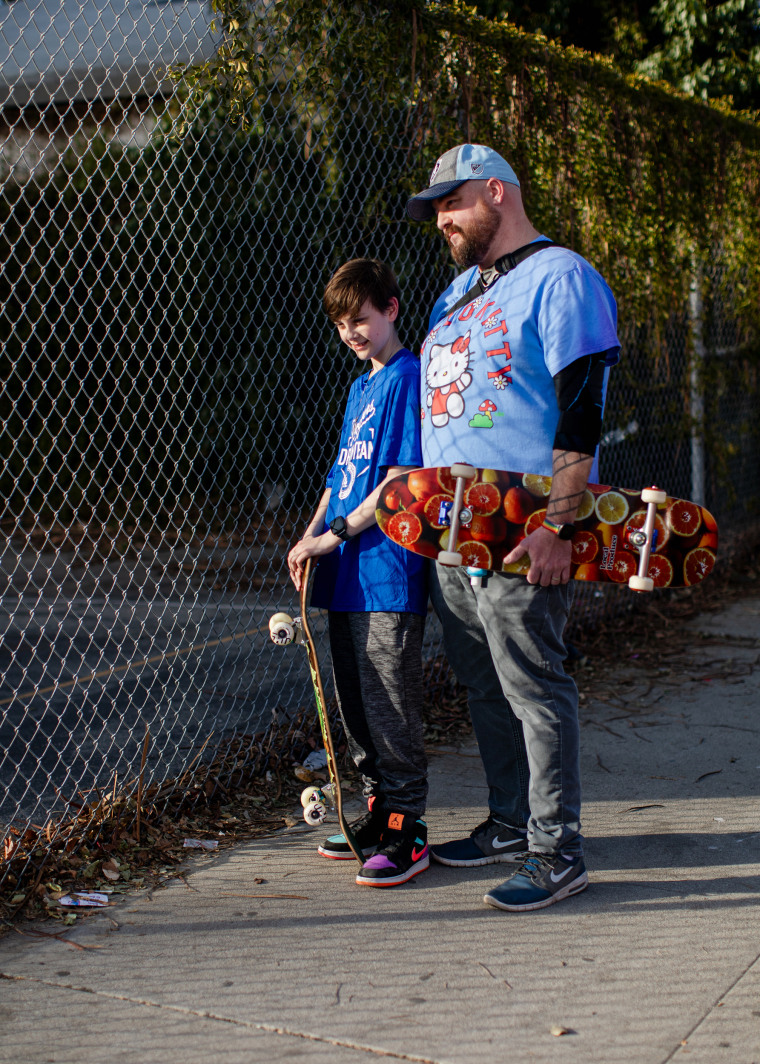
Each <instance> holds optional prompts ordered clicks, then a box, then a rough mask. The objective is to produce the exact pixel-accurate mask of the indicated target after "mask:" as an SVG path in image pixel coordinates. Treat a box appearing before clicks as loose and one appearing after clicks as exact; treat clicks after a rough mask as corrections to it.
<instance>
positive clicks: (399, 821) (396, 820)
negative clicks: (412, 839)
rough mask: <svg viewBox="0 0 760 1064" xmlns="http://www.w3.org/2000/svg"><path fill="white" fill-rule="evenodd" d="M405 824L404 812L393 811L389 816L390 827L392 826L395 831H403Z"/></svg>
mask: <svg viewBox="0 0 760 1064" xmlns="http://www.w3.org/2000/svg"><path fill="white" fill-rule="evenodd" d="M403 825H404V814H403V813H391V815H390V816H389V817H388V827H389V828H391V829H392V830H393V831H401V828H402V827H403Z"/></svg>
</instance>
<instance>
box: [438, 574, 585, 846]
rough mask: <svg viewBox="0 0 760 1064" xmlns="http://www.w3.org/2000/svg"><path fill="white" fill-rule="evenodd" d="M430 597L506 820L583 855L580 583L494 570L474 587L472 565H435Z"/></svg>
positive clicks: (493, 805)
mask: <svg viewBox="0 0 760 1064" xmlns="http://www.w3.org/2000/svg"><path fill="white" fill-rule="evenodd" d="M431 569H432V574H431V587H430V595H431V598H432V600H433V605H434V607H435V610H436V613H437V614H438V616H439V618H440V620H441V623H442V625H443V635H444V645H445V648H446V655H447V657H448V659H449V662H450V664H451V667H452V668H453V670H454V673H455V675H456V677H457V679H458V680H459V682H460V683H461V684H462V685H463V686H464V687H465V688H466V689H467V693H468V700H469V706H470V714H471V716H472V723H473V728H474V729H475V736H476V738H477V741H478V746H479V749H480V756H481V758H482V760H483V767H484V769H485V774H486V781H487V783H488V789H489V797H488V803H489V807H490V810H491V812H492V813H493V815H494V816H495V818H496V819H497V820H500V821H502V822H503V823H505V824H508V825H510V826H511V827H515V828H525V827H527V829H528V845H529V847H530V849H532V850H540V851H543V852H545V853H557V852H560V851H561V852H562V853H566V854H580V853H581V851H582V839H581V835H580V830H581V823H580V805H581V791H580V763H579V761H580V757H579V753H580V751H579V747H580V729H579V724H578V692H577V689H576V686H575V683H574V682H573V680H572V679H571V678H570V677H569V676H567V675H566V674H565V671H564V667H563V662H564V659H565V657H566V650H565V645H564V642H563V632H564V628H565V623H566V621H567V614H568V610H569V608H570V603H571V601H572V589H571V587H570V585H564V586H560V587H547V588H544V587H540V586H538V585H532V584H529V583H528V582H527V580H526V579H525V578H524V577H522V576H509V575H503V574H494V575H493V576H491V577H489V578H488V579H487V581H486V582H485V584H484V586H483V587H480V588H473V587H472V586H471V585H470V581H469V578H468V576H467V574H466V572H465V571H464V569H451V568H446V567H444V566H440V565H438V564H437V563H435V564H433V565H432V566H431Z"/></svg>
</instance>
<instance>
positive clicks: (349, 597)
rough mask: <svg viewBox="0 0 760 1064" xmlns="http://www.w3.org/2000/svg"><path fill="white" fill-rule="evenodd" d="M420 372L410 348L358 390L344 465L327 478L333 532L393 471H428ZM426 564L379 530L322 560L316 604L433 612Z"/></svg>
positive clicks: (344, 442)
mask: <svg viewBox="0 0 760 1064" xmlns="http://www.w3.org/2000/svg"><path fill="white" fill-rule="evenodd" d="M421 465H422V450H421V447H420V364H419V360H418V359H417V358H415V356H414V355H413V354H412V353H411V351H407V350H405V349H403V348H402V350H401V351H398V352H397V353H396V354H395V355H394V356H393V357H392V358H391V359H389V361H388V362H387V363H386V365H385V366H383V368H382V369H381V370H379V371H378V372H377V373H374V374H372V376H370V374H369V373H365V374H364V375H363V376H362V377H359V378H358V379H357V380H355V381H354V383H353V384H352V385H351V390H350V392H349V395H348V403H347V404H346V413H345V416H344V420H343V429H342V431H341V434H340V446H339V449H338V457H337V458H336V460H335V463H334V464H333V467H332V469H331V470H330V473H329V475H328V477H327V487H328V488H330V503H329V506H328V509H327V516H326V519H325V529H324V530H326V529H327V526H328V525H329V523H330V521H332V519H333V518H334V517H338V516H339V515H340V516H343V517H346V516H347V515H348V514H350V513H351V512H352V511H353V510H355V509H356V508H357V506H359V504H360V503H362V502H363V501H364V500H365V499H366V498H367V496H368V495H370V494H371V493H372V492H373V491H374V489H375V488H376V487H377V485H378V484H379V483H380V482H381V481H382V480H384V479H385V476H386V474H387V472H388V469H389V467H391V466H421ZM426 568H427V566H426V562H425V559H424V558H420V557H418V556H417V555H416V554H412V553H411V552H410V551H407V550H404V548H403V547H399V546H397V545H396V544H395V543H392V542H391V540H389V539H388V538H387V536H385V535H384V534H383V533H382V532H381V531H380V529H379V528H378V527H377V525H372V526H370V528H367V529H365V530H364V532H361V533H360V534H359V535H358V536H355V537H354V538H353V539H350V540H348V542H346V543H341V545H340V546H339V547H338V548H337V549H336V550H334V551H333V552H332V553H331V554H327V555H324V556H323V557H322V558H320V559H319V565H318V566H317V571H316V573H315V576H314V589H313V592H312V604H313V605H314V606H319V607H321V608H323V609H330V610H339V611H355V612H358V613H369V612H373V613H374V612H383V613H386V612H387V613H419V614H422V615H424V614H425V613H426V611H427V582H426Z"/></svg>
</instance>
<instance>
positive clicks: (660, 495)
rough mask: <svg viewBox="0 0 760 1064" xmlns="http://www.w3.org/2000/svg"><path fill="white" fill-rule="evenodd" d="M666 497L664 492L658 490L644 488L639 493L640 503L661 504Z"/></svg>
mask: <svg viewBox="0 0 760 1064" xmlns="http://www.w3.org/2000/svg"><path fill="white" fill-rule="evenodd" d="M667 497H668V496H667V494H666V493H665V492H664V491H660V489H659V488H644V490H643V491H642V493H641V501H642V502H656V503H662V502H665V501H666V499H667Z"/></svg>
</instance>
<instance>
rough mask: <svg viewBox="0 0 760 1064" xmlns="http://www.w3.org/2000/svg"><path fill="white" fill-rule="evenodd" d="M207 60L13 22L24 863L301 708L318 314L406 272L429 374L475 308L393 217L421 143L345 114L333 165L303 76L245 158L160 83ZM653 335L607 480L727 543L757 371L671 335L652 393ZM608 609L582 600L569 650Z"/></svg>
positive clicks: (124, 18) (402, 130)
mask: <svg viewBox="0 0 760 1064" xmlns="http://www.w3.org/2000/svg"><path fill="white" fill-rule="evenodd" d="M266 6H267V5H261V13H262V17H265V14H266V10H265V9H266ZM215 32H216V31H215V29H214V28H212V20H211V13H210V11H209V9H208V7H207V6H206V5H205V4H201V3H193V2H191V0H182V2H176V0H166V2H160V3H153V2H150V0H148V2H142V0H121V2H119V0H109V2H106V0H92V2H90V3H85V2H83V0H13V2H12V3H5V2H3V0H0V96H1V98H2V101H3V103H2V131H1V132H0V143H1V151H0V214H1V217H2V226H1V227H0V262H1V263H2V271H3V284H2V294H1V295H0V335H1V336H2V354H1V356H0V357H2V375H1V377H0V389H2V428H1V430H0V431H1V434H2V473H1V476H2V497H3V514H2V529H1V532H2V539H1V540H0V582H1V587H2V606H1V611H0V625H1V626H2V629H1V630H2V647H1V649H0V710H1V712H2V722H1V723H0V759H1V762H2V767H1V769H0V783H1V785H2V791H1V792H0V827H2V834H3V835H4V834H5V833H6V831H7V829H8V828H9V827H10V826H11V825H15V827H16V829H17V830H20V831H22V832H23V831H24V830H25V828H26V827H28V826H29V825H40V826H42V825H44V824H46V823H48V824H52V823H54V820H55V814H54V811H55V810H57V809H61V808H62V807H63V805H64V804H65V803H66V802H67V801H70V800H73V799H76V798H77V797H79V798H80V799H82V798H84V797H86V796H88V795H90V794H92V793H93V791H94V790H95V791H98V790H101V791H102V790H103V789H107V788H110V787H112V786H113V787H115V786H116V781H117V780H127V779H130V778H134V776H135V774H136V770H137V768H138V767H139V766H140V764H141V758H142V756H143V754H144V753H146V751H147V753H146V759H147V760H146V764H145V769H146V775H147V778H149V779H151V780H152V781H153V782H154V783H155V782H167V783H171V781H173V780H177V779H179V778H180V777H181V776H182V773H183V772H184V771H185V770H186V769H187V767H188V765H190V764H191V763H193V762H194V760H195V759H196V758H197V757H198V755H199V752H200V751H201V750H202V749H204V748H205V750H206V753H209V752H211V751H213V749H214V748H215V747H218V746H219V745H220V744H222V743H223V742H226V741H228V740H230V739H232V738H234V737H236V736H237V737H239V736H243V737H246V740H247V741H249V747H250V749H251V751H253V745H254V739H255V737H257V736H261V735H262V734H266V733H267V730H268V729H270V728H272V727H273V726H275V725H276V726H278V727H283V726H284V727H285V729H286V730H287V726H288V723H287V722H288V721H289V720H290V719H292V716H293V714H294V712H295V711H296V710H297V709H298V707H299V706H304V705H307V704H309V702H310V698H311V695H310V685H309V681H308V677H307V676H306V675H305V669H304V668H303V662H302V661H301V659H300V656H297V655H295V654H293V655H290V654H287V652H283V651H282V650H280V649H278V648H276V647H274V646H273V645H272V644H271V643H270V641H269V639H268V632H267V619H268V617H269V616H270V615H271V613H272V612H274V611H275V610H276V609H281V608H288V607H291V606H292V605H293V604H294V598H295V596H294V593H293V591H292V589H291V588H290V587H289V584H288V581H287V570H286V565H285V555H286V551H287V548H288V546H289V544H291V543H292V542H293V541H294V539H295V538H296V537H297V536H298V535H299V533H300V531H301V530H302V529H303V527H304V525H305V522H306V520H307V518H308V516H309V512H310V507H312V506H313V505H314V504H315V502H316V500H317V498H318V496H319V494H320V491H321V487H322V480H323V477H324V475H325V473H326V471H327V469H328V468H329V465H330V464H331V462H332V459H333V449H334V446H335V441H336V440H337V434H338V429H339V425H340V418H341V414H342V408H343V403H344V398H345V394H346V391H347V389H348V386H349V384H350V381H351V379H352V378H353V376H354V374H355V373H356V367H355V366H354V365H353V364H352V362H351V360H350V358H349V357H347V356H346V354H345V352H344V351H342V350H341V349H340V347H339V345H338V343H337V340H336V337H335V336H334V335H333V332H334V331H333V330H332V328H331V327H330V326H329V324H328V323H327V321H326V320H325V318H324V315H323V313H322V311H321V302H320V296H321V290H322V287H323V285H324V282H325V280H326V279H327V277H328V276H329V273H330V272H331V270H332V269H333V268H335V266H337V265H338V264H339V263H340V262H341V261H343V260H344V259H345V258H348V257H351V256H354V255H371V256H377V257H380V258H384V259H386V260H388V261H389V262H391V263H392V264H393V266H394V268H395V269H396V272H397V274H398V276H399V279H400V282H401V287H402V292H403V294H404V299H403V307H402V318H401V330H400V331H401V335H402V339H404V340H405V342H406V343H407V344H408V346H410V347H412V348H417V347H418V346H419V341H420V340H421V338H422V336H423V335H424V327H425V320H426V310H427V308H428V307H430V306H431V305H432V302H433V300H434V299H435V297H436V295H437V294H438V292H439V291H440V290H441V288H442V287H443V286H444V285H445V284H446V283H447V282H448V280H449V279H450V277H451V276H452V272H451V266H450V264H449V263H448V261H447V259H446V256H445V255H444V253H443V251H442V248H441V246H440V243H439V241H438V240H437V239H436V238H435V236H434V234H431V233H429V232H423V231H421V230H420V228H419V227H417V228H415V227H412V226H410V225H408V224H407V223H406V222H405V221H399V220H398V219H400V218H401V217H402V213H403V212H402V210H399V211H398V213H397V215H396V216H395V218H386V217H384V216H382V214H381V213H376V214H373V201H372V197H373V195H374V191H373V190H374V189H375V188H376V186H377V184H380V185H382V183H383V181H384V178H385V175H389V174H396V175H397V174H398V173H399V172H402V171H403V170H404V169H405V168H407V169H408V166H409V162H410V159H409V154H408V152H407V151H406V150H405V149H402V148H400V147H399V144H403V143H405V142H407V141H408V136H406V139H405V135H406V134H408V130H407V129H406V126H405V122H406V119H405V118H404V116H403V115H399V116H398V117H397V118H396V117H394V116H389V115H388V114H383V113H382V107H381V105H380V104H379V103H378V100H377V98H376V97H375V96H374V95H373V94H372V92H371V90H370V88H369V87H368V86H363V85H362V84H361V83H358V82H357V84H349V83H348V81H347V83H346V84H345V85H343V86H342V87H336V86H334V85H333V86H332V90H333V91H332V96H331V99H332V100H336V101H338V102H335V103H333V104H331V112H330V115H329V117H330V122H331V128H332V138H333V146H334V152H333V154H332V156H331V158H330V159H326V158H325V156H324V154H320V153H318V152H316V151H314V150H313V149H312V133H313V129H314V126H315V122H318V121H319V120H320V116H319V114H318V112H315V106H314V97H313V87H312V88H308V87H300V88H299V86H298V84H297V79H294V80H293V82H292V84H291V82H290V81H289V80H288V79H289V78H290V77H291V76H292V70H294V69H295V67H296V66H297V57H296V59H291V67H290V68H289V67H288V66H287V65H283V68H282V70H281V71H280V73H279V76H278V77H277V78H276V79H275V80H274V82H273V83H272V84H270V85H269V87H268V88H267V89H266V90H262V93H263V95H262V98H261V99H260V101H259V106H258V110H257V116H256V121H255V122H254V123H253V124H252V126H251V127H250V128H249V129H247V131H245V132H242V131H241V130H240V129H239V128H233V127H232V126H231V125H229V124H227V123H225V122H224V121H222V120H221V119H219V118H218V117H217V115H216V113H215V111H214V108H213V106H209V108H208V110H207V112H206V113H205V115H203V114H202V115H201V116H200V117H199V116H198V114H197V112H193V113H192V114H191V113H190V111H189V109H188V102H187V101H188V97H187V93H186V92H185V90H184V89H183V87H182V85H181V83H180V84H177V83H176V82H173V81H169V80H168V77H167V70H168V68H170V67H172V66H176V65H177V64H183V63H190V62H192V63H198V62H202V61H204V59H206V58H207V57H208V56H210V55H212V54H213V52H214V50H215V49H216V47H217V44H218V41H217V39H216V37H215ZM340 33H341V31H340V26H339V23H336V24H335V25H334V27H333V38H332V39H331V40H330V41H329V46H330V47H331V48H334V49H338V48H341V47H343V46H344V45H345V46H347V47H348V46H349V45H351V42H350V41H342V40H341V37H340ZM291 68H292V69H291ZM289 70H290V73H289ZM346 78H347V79H349V78H350V74H349V73H346ZM338 88H342V89H343V90H344V91H343V92H342V93H339V92H338ZM322 119H324V115H323V116H322ZM394 122H397V124H398V130H397V132H398V137H394V136H393V135H392V134H393V129H394V125H393V123H394ZM389 130H390V131H391V135H389ZM368 174H369V175H372V182H370V183H368V180H367V175H368ZM402 202H403V201H402V200H399V206H400V204H401V203H402ZM646 329H647V326H646V324H643V325H642V324H636V323H632V322H625V323H623V338H624V360H623V362H622V364H621V367H620V369H619V370H618V371H617V372H616V373H615V375H614V377H613V383H612V387H611V391H610V396H609V405H608V413H607V419H606V424H607V435H606V436H605V440H604V444H603V458H602V463H603V464H602V469H603V476H604V477H605V479H608V480H609V481H610V482H612V483H616V484H625V485H631V486H634V485H642V484H644V483H648V482H651V481H652V480H658V481H661V482H662V485H663V486H665V487H667V489H668V490H669V491H670V492H671V493H673V494H678V495H682V496H684V497H690V498H699V499H700V500H701V499H704V501H705V502H706V504H707V505H708V506H709V507H710V508H712V509H713V510H714V512H715V513H716V514H717V515H718V516H720V517H721V518H723V519H724V521H725V522H726V524H727V526H728V530H729V531H730V528H731V522H734V523H736V524H737V525H738V524H744V523H745V522H746V518H747V516H748V515H752V514H755V515H756V509H755V508H756V506H757V502H758V499H760V484H758V476H759V475H760V474H759V473H758V462H757V456H758V440H757V431H758V430H757V419H756V416H755V412H756V407H757V395H758V388H757V379H756V374H757V368H756V362H755V361H753V359H752V358H749V357H748V352H746V351H745V350H744V348H742V339H741V334H740V332H739V331H738V330H737V327H736V326H735V324H734V323H733V322H732V318H731V313H730V308H726V307H723V306H722V305H717V306H713V305H712V304H710V303H709V301H708V304H707V305H706V306H703V305H701V303H699V304H698V305H697V304H695V305H693V306H691V307H684V308H680V309H678V311H677V312H676V313H674V316H673V319H672V323H671V330H670V335H669V336H668V337H666V338H664V340H663V341H662V342H661V343H660V348H661V351H662V357H661V359H660V360H659V361H658V362H657V364H656V365H654V366H653V365H652V362H651V360H650V359H649V358H648V357H645V354H644V352H645V351H648V350H649V349H650V347H651V344H650V343H648V342H647V343H646V344H645V343H643V342H642V340H643V336H644V333H645V331H646ZM695 337H697V338H698V342H697V343H695ZM716 435H721V436H722V437H723V438H725V439H726V440H727V441H728V442H729V444H730V446H729V447H728V448H727V449H726V448H723V449H722V450H721V454H724V455H726V456H727V457H726V458H725V460H724V461H723V463H722V465H720V466H718V465H717V464H716V463H715V462H714V461H713V460H712V452H711V448H710V441H711V439H713V438H714V437H715V436H716ZM613 598H614V596H605V597H600V596H599V594H598V592H597V591H595V590H594V589H591V588H587V589H584V593H583V595H581V596H579V601H578V605H577V608H576V624H582V623H590V622H591V621H593V620H594V619H595V618H598V617H599V616H601V613H602V611H603V610H605V609H608V608H610V603H611V602H612V601H613ZM436 632H437V630H436V625H435V621H434V620H433V619H431V622H430V624H429V634H428V639H429V646H430V653H431V656H432V655H434V654H435V653H436V652H437V649H438V646H437V634H436ZM146 731H147V732H149V735H150V743H149V744H146V742H145V735H146ZM244 745H245V744H244ZM251 756H253V753H252V754H251ZM2 877H3V866H2V865H0V880H2Z"/></svg>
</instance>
